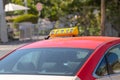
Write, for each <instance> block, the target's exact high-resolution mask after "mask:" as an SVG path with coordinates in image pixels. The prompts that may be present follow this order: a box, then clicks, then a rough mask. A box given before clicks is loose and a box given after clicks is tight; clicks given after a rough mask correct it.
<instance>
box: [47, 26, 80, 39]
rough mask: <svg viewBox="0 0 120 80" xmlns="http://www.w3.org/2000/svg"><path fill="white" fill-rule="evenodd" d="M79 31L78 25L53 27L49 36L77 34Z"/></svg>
mask: <svg viewBox="0 0 120 80" xmlns="http://www.w3.org/2000/svg"><path fill="white" fill-rule="evenodd" d="M78 33H79V31H78V27H72V28H60V29H53V30H52V31H51V32H50V34H49V36H50V37H61V36H77V35H78Z"/></svg>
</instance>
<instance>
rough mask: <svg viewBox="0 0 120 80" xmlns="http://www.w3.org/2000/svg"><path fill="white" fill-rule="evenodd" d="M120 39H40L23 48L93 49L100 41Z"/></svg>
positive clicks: (89, 37)
mask: <svg viewBox="0 0 120 80" xmlns="http://www.w3.org/2000/svg"><path fill="white" fill-rule="evenodd" d="M116 39H120V38H117V37H102V36H86V37H68V38H55V39H49V40H42V41H38V42H34V43H31V44H29V45H26V46H24V47H22V48H20V49H24V48H44V47H48V48H49V47H69V48H89V49H95V48H96V47H97V46H99V45H100V44H102V43H106V42H109V41H113V40H116Z"/></svg>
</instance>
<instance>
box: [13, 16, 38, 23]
mask: <svg viewBox="0 0 120 80" xmlns="http://www.w3.org/2000/svg"><path fill="white" fill-rule="evenodd" d="M37 21H38V16H36V15H32V14H25V15H21V16H18V17H16V18H15V19H14V22H15V23H20V22H32V23H37Z"/></svg>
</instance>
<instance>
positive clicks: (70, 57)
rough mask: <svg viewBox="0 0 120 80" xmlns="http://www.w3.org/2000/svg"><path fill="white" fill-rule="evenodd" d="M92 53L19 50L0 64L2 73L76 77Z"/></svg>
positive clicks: (83, 50)
mask: <svg viewBox="0 0 120 80" xmlns="http://www.w3.org/2000/svg"><path fill="white" fill-rule="evenodd" d="M91 52H92V50H89V49H78V48H40V49H23V50H17V51H15V52H13V53H12V54H11V55H9V56H8V57H6V58H5V59H3V60H2V61H1V62H0V73H1V74H8V73H10V74H42V75H43V74H44V75H75V73H76V72H77V71H78V70H79V69H80V67H81V66H82V65H83V64H84V62H85V61H86V59H87V58H88V57H89V56H90V54H91ZM3 65H4V66H3Z"/></svg>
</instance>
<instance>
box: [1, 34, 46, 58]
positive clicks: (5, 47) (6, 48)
mask: <svg viewBox="0 0 120 80" xmlns="http://www.w3.org/2000/svg"><path fill="white" fill-rule="evenodd" d="M44 37H45V36H41V37H39V39H32V40H30V39H29V40H24V41H20V40H14V41H9V42H7V43H0V57H1V56H3V55H5V54H7V53H9V52H10V51H12V50H14V49H16V48H18V47H20V46H23V45H25V44H28V43H32V42H36V41H39V40H43V39H44Z"/></svg>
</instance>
